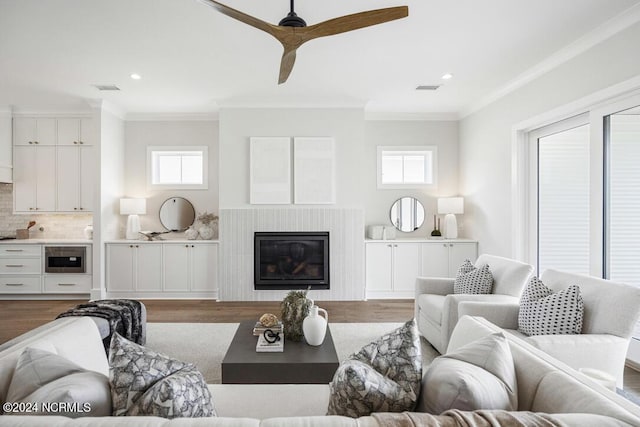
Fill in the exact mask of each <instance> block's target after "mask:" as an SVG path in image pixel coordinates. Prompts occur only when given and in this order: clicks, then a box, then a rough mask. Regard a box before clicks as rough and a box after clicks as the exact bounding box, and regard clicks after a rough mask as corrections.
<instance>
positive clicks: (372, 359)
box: [327, 320, 422, 418]
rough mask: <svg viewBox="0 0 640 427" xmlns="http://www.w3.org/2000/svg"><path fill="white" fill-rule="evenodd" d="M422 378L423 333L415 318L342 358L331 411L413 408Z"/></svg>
mask: <svg viewBox="0 0 640 427" xmlns="http://www.w3.org/2000/svg"><path fill="white" fill-rule="evenodd" d="M421 378H422V350H421V348H420V336H419V335H418V329H417V327H416V324H415V321H413V320H412V321H410V322H407V323H405V324H404V326H402V327H400V328H398V329H396V330H395V331H393V332H391V333H390V334H387V335H384V336H382V337H381V338H380V339H379V340H377V341H374V342H372V343H370V344H368V345H366V346H365V347H363V348H362V349H361V350H360V351H359V352H358V353H355V354H352V355H351V356H349V358H348V359H347V360H345V361H344V362H342V364H341V365H340V366H339V367H338V370H337V371H336V373H335V375H334V377H333V380H332V381H331V383H330V384H329V386H330V390H331V393H330V397H329V408H328V412H327V413H328V415H344V416H348V417H353V418H357V417H361V416H365V415H369V414H371V413H372V412H403V411H411V410H413V409H414V407H415V404H416V401H417V398H418V395H419V394H420V380H421Z"/></svg>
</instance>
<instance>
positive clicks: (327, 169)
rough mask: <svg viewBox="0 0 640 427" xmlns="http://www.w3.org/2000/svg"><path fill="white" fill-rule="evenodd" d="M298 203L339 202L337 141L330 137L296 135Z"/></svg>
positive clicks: (296, 194)
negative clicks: (337, 188) (337, 195)
mask: <svg viewBox="0 0 640 427" xmlns="http://www.w3.org/2000/svg"><path fill="white" fill-rule="evenodd" d="M293 146H294V148H293V150H294V151H293V159H294V160H293V176H294V179H293V182H294V190H293V191H294V203H296V204H309V205H311V204H334V203H335V202H336V179H335V176H336V162H335V141H334V139H333V138H329V137H295V138H294V139H293Z"/></svg>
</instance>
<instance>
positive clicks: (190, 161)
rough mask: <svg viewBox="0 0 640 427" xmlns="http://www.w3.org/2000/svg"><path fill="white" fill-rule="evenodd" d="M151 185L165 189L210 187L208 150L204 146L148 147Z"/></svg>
mask: <svg viewBox="0 0 640 427" xmlns="http://www.w3.org/2000/svg"><path fill="white" fill-rule="evenodd" d="M147 154H148V161H149V167H148V169H149V171H148V172H149V185H150V186H151V187H153V188H164V189H206V188H208V179H207V175H208V174H207V165H208V151H207V147H206V146H202V147H148V148H147Z"/></svg>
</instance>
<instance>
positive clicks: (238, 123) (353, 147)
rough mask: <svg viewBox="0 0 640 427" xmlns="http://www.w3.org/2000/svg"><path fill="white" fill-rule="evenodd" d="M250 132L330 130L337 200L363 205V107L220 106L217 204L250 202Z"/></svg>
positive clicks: (229, 205)
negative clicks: (218, 189) (218, 199)
mask: <svg viewBox="0 0 640 427" xmlns="http://www.w3.org/2000/svg"><path fill="white" fill-rule="evenodd" d="M252 136H330V137H333V138H335V148H336V183H337V185H336V204H335V206H336V207H349V206H361V205H362V196H361V194H360V189H361V185H360V182H361V179H362V178H361V174H360V173H359V171H360V165H361V164H362V161H363V158H362V153H363V147H364V111H363V110H362V109H357V108H356V109H320V108H301V109H276V108H273V109H252V108H242V109H240V108H226V109H222V110H221V111H220V159H221V162H220V208H225V209H226V208H240V207H251V206H252V205H250V204H249V137H252ZM260 207H262V208H264V207H265V206H264V205H261V206H260ZM279 207H282V205H279ZM324 207H326V205H325V206H324Z"/></svg>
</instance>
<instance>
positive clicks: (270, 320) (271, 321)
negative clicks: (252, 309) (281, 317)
mask: <svg viewBox="0 0 640 427" xmlns="http://www.w3.org/2000/svg"><path fill="white" fill-rule="evenodd" d="M260 323H261V324H262V326H264V327H266V328H272V327H274V326H276V325H277V324H278V318H277V317H276V315H275V314H271V313H265V314H263V315H262V316H260Z"/></svg>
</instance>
